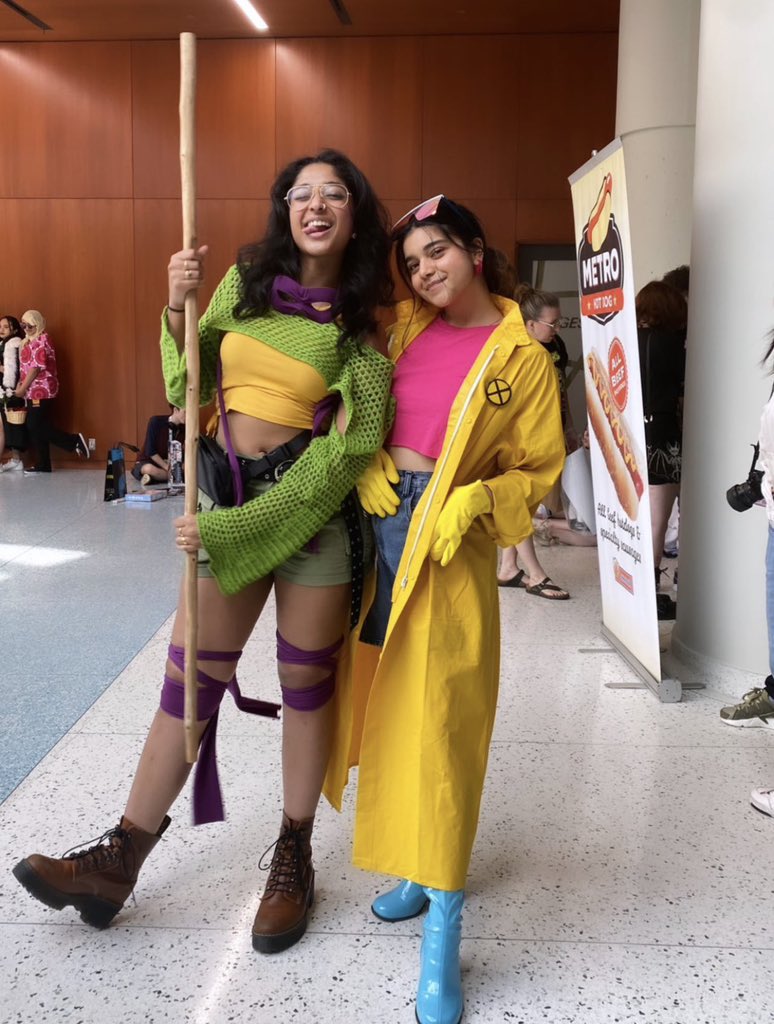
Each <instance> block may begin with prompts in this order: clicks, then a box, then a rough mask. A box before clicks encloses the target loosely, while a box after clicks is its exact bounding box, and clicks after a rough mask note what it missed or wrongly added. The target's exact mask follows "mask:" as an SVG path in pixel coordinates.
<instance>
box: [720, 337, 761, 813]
mask: <svg viewBox="0 0 774 1024" xmlns="http://www.w3.org/2000/svg"><path fill="white" fill-rule="evenodd" d="M770 338H771V340H770V343H769V347H768V349H767V351H766V355H765V356H764V357H763V363H764V365H767V364H768V368H769V371H770V372H771V373H774V331H772V332H771V335H770ZM758 444H759V447H760V450H759V452H758V468H759V469H760V470H762V471H763V477H762V479H761V481H760V491H761V497H760V499H759V502H758V503H760V502H761V501H762V502H763V503H764V504H765V506H766V514H767V516H768V521H769V531H768V544H767V546H766V561H765V566H766V625H767V628H768V638H769V675H768V676H766V679H765V680H764V683H763V686H756V687H753V689H752V690H750V691H749V692H748V693H746V694H745V695H744V696H743V697H742V699H741V701H740V702H739V703H738V704H732V705H730V706H729V707H725V708H721V709H720V720H721V721H722V722H724V723H725V724H726V725H732V726H735V727H736V728H743V729H749V728H763V729H774V389H772V392H771V395H770V396H769V400H768V402H767V403H766V405H765V406H764V407H763V413H762V414H761V426H760V433H759V436H758ZM755 497H756V495H755V494H751V495H750V499H749V501H745V502H744V504H743V505H742V506H741V508H738V507H737V506H736V505H735V506H734V507H735V508H737V510H741V509H749V508H750V507H752V504H753V503H754V499H755ZM750 803H751V804H752V806H753V807H754V808H755V809H756V810H758V811H761V812H762V813H763V814H767V815H768V816H769V817H770V818H774V786H766V787H765V788H762V789H754V790H753V791H752V793H751V794H750Z"/></svg>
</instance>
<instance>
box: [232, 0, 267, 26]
mask: <svg viewBox="0 0 774 1024" xmlns="http://www.w3.org/2000/svg"><path fill="white" fill-rule="evenodd" d="M234 3H235V4H236V5H237V7H238V8H239V9H240V11H242V13H243V14H244V15H245V17H246V18H247V19H248V20H249V21H250V22H251V23H252V24H253V25H255V27H256V28H257V29H258V31H259V32H266V31H267V30H268V28H269V26H268V25H267V24H266V22H265V21H264V20H263V18H262V17H261V16H260V14H259V13H258V11H256V9H255V8H254V7H253V5H252V4H251V3H250V0H234Z"/></svg>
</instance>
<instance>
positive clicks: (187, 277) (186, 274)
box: [185, 270, 191, 281]
mask: <svg viewBox="0 0 774 1024" xmlns="http://www.w3.org/2000/svg"><path fill="white" fill-rule="evenodd" d="M190 277H191V271H190V270H186V272H185V279H186V281H188V280H189V279H190Z"/></svg>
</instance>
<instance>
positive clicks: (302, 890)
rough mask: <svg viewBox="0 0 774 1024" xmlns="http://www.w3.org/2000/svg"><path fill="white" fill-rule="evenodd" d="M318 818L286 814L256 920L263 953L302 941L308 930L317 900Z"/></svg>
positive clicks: (255, 934)
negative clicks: (314, 848) (315, 841)
mask: <svg viewBox="0 0 774 1024" xmlns="http://www.w3.org/2000/svg"><path fill="white" fill-rule="evenodd" d="M313 825H314V818H304V819H302V820H301V821H293V820H292V819H291V818H288V816H287V815H286V814H284V813H283V815H282V830H281V831H280V835H279V839H278V840H277V841H276V843H273V844H272V846H270V847H269V849H268V850H267V851H266V853H264V854H263V856H262V857H261V860H260V862H259V865H258V866H259V867H260V868H261V869H262V870H265V868H264V864H263V861H264V858H265V857H266V855H267V854H268V853H269V851H270V850H271V849H272V848H273V849H274V855H273V857H272V859H271V867H270V868H269V878H268V880H267V882H266V888H265V889H264V892H263V896H262V897H261V904H260V906H259V907H258V913H257V914H256V915H255V920H254V921H253V949H257V950H258V951H259V952H260V953H279V952H280V951H281V950H283V949H287V948H288V947H289V946H292V945H293V944H294V943H296V942H298V940H299V939H300V938H301V936H302V935H303V934H304V932H305V931H306V924H307V921H308V919H309V908H310V907H311V906H312V902H313V901H314V868H313V867H312V842H311V840H312V826H313Z"/></svg>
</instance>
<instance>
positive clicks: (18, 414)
mask: <svg viewBox="0 0 774 1024" xmlns="http://www.w3.org/2000/svg"><path fill="white" fill-rule="evenodd" d="M5 418H6V419H7V420H8V422H9V423H13V424H14V425H15V426H17V427H20V426H21V425H22V424H23V423H24V422H26V419H27V410H26V409H6V410H5Z"/></svg>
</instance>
